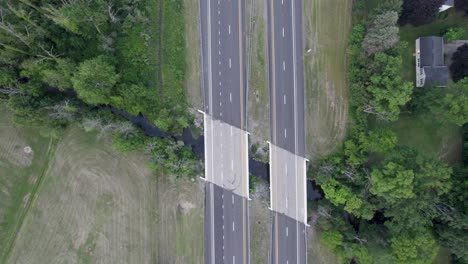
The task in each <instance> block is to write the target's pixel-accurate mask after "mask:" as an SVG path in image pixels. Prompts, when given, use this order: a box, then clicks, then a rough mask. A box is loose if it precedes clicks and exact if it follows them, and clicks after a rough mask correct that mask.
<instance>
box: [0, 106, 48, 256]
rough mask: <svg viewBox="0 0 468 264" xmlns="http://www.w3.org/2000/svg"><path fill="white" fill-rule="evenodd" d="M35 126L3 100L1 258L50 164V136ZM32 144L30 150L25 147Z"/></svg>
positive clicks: (0, 123)
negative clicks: (17, 120)
mask: <svg viewBox="0 0 468 264" xmlns="http://www.w3.org/2000/svg"><path fill="white" fill-rule="evenodd" d="M37 131H38V129H37V128H35V127H20V126H19V125H16V124H14V122H13V120H12V116H11V115H10V113H9V112H8V111H7V109H6V107H5V106H4V105H2V104H1V103H0V262H1V263H3V260H4V258H5V257H6V256H7V254H8V253H9V251H10V249H11V247H12V245H13V244H14V242H15V239H16V232H17V230H18V229H19V228H20V227H21V223H22V220H23V218H24V216H25V214H26V212H27V210H28V209H29V205H30V203H31V201H32V199H33V197H34V195H35V186H36V185H37V183H38V182H39V179H40V178H41V176H42V173H43V171H44V169H45V168H46V166H47V161H48V160H47V158H48V149H49V145H50V142H51V141H50V139H48V138H43V137H41V136H40V135H39V134H38V132H37ZM27 146H29V147H31V149H32V152H31V153H30V154H28V153H26V152H25V151H24V147H27Z"/></svg>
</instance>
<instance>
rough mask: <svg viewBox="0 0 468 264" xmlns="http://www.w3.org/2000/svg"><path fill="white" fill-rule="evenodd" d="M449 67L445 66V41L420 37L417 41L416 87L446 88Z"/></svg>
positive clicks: (439, 38)
mask: <svg viewBox="0 0 468 264" xmlns="http://www.w3.org/2000/svg"><path fill="white" fill-rule="evenodd" d="M448 79H449V71H448V67H447V66H446V65H445V64H444V39H443V38H441V37H433V36H432V37H420V38H418V39H417V40H416V87H424V86H427V85H436V86H439V87H446V86H447V83H448Z"/></svg>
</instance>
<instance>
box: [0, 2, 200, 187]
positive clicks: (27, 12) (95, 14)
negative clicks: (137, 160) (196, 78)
mask: <svg viewBox="0 0 468 264" xmlns="http://www.w3.org/2000/svg"><path fill="white" fill-rule="evenodd" d="M0 8H1V22H0V39H1V42H0V96H1V98H2V99H4V100H6V101H7V105H8V107H9V108H10V109H11V110H12V111H13V112H14V113H15V119H16V120H17V121H19V122H29V123H35V124H38V125H39V124H40V126H41V127H42V128H43V130H44V131H43V134H44V133H46V134H48V135H50V136H51V137H54V138H57V137H59V135H60V133H61V131H63V129H64V128H66V127H67V126H69V125H70V124H78V125H79V126H81V127H83V128H84V129H85V130H87V131H91V130H95V131H99V133H101V134H105V133H107V132H109V133H112V134H113V135H114V141H115V142H114V145H115V146H116V147H117V148H118V149H120V150H123V151H125V150H136V149H141V150H144V149H145V150H146V151H147V152H148V153H149V154H150V155H151V156H152V158H151V161H150V162H149V163H150V166H151V167H152V168H155V169H159V170H163V171H164V172H165V174H166V175H172V176H173V177H174V178H177V177H186V176H189V175H190V176H192V177H193V176H194V175H196V173H197V172H196V171H197V168H198V164H197V161H196V159H195V155H194V154H193V153H192V152H191V150H190V149H189V148H187V147H185V146H183V144H181V142H177V140H175V139H174V137H166V138H164V139H161V138H157V139H148V138H146V137H145V136H144V135H143V133H142V132H141V131H139V130H138V129H137V128H135V127H134V126H133V125H132V124H131V123H129V122H127V121H124V120H123V119H122V118H120V117H118V116H114V115H113V114H112V113H111V112H110V111H109V109H110V108H114V109H119V110H123V111H125V112H127V113H129V114H131V115H143V116H145V117H146V118H148V119H149V120H150V121H151V122H152V123H153V124H155V125H156V126H157V127H158V128H160V129H161V130H163V131H164V132H166V133H167V134H168V135H180V134H181V133H182V130H183V129H184V128H186V127H188V126H189V125H190V124H191V123H192V121H193V118H192V117H191V115H190V114H189V112H188V103H187V101H186V97H185V95H186V91H185V86H184V85H185V81H186V76H185V69H186V43H185V25H186V23H185V21H184V12H185V11H184V1H182V0H177V1H163V0H160V1H159V0H140V1H134V0H122V1H114V2H112V3H111V2H108V1H103V0H98V1H91V2H90V1H82V0H78V1H61V2H56V1H41V2H37V3H36V2H30V1H19V2H12V1H5V2H3V3H2V4H1V5H0ZM192 66H193V65H192ZM163 150H164V151H163ZM156 167H157V168H156Z"/></svg>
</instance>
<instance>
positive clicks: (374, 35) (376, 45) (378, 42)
mask: <svg viewBox="0 0 468 264" xmlns="http://www.w3.org/2000/svg"><path fill="white" fill-rule="evenodd" d="M397 21H398V13H397V12H396V11H387V12H384V13H382V14H379V15H377V16H376V17H375V18H374V19H373V21H372V22H371V23H370V25H369V26H368V28H367V33H366V36H365V37H364V41H363V42H362V47H363V49H364V52H365V53H366V55H367V56H369V55H372V54H374V53H376V52H382V51H385V50H387V49H389V48H391V47H393V46H394V45H395V44H396V43H397V42H398V41H399V40H400V37H399V35H398V26H397V25H396V23H397Z"/></svg>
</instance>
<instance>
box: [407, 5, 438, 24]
mask: <svg viewBox="0 0 468 264" xmlns="http://www.w3.org/2000/svg"><path fill="white" fill-rule="evenodd" d="M444 3H445V0H403V8H402V12H401V16H400V24H402V25H404V24H407V23H409V24H412V25H414V26H419V25H423V24H428V23H431V22H432V21H434V20H435V18H436V17H437V14H438V12H439V8H440V7H441V6H442V5H443V4H444Z"/></svg>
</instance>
